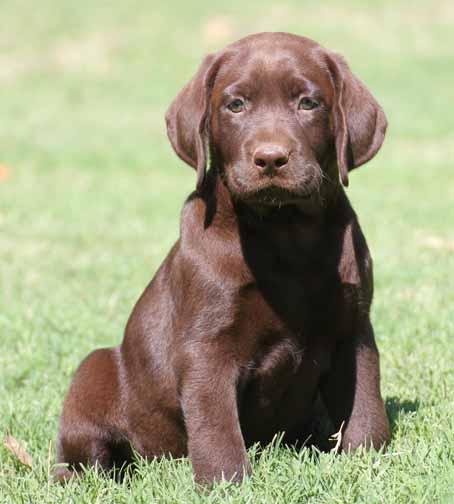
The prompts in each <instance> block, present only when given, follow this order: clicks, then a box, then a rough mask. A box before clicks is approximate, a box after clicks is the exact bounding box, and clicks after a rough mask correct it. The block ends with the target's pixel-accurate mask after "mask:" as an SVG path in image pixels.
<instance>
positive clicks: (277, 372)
mask: <svg viewBox="0 0 454 504" xmlns="http://www.w3.org/2000/svg"><path fill="white" fill-rule="evenodd" d="M166 120H167V130H168V135H169V138H170V142H171V143H172V146H173V148H174V149H175V151H176V153H177V154H178V156H179V157H180V158H181V159H183V160H184V161H185V162H186V163H187V164H189V165H191V166H192V167H194V168H195V169H196V171H197V190H196V191H195V192H194V193H192V194H191V195H190V196H189V198H188V200H187V201H186V203H185V205H184V208H183V211H182V216H181V236H180V239H179V240H178V241H177V243H176V244H175V245H174V247H173V248H172V250H171V251H170V253H169V255H168V256H167V258H166V260H165V261H164V263H163V264H162V266H161V267H160V268H159V270H158V272H157V273H156V275H155V277H154V278H153V280H152V281H151V283H150V284H149V285H148V287H147V288H146V290H145V292H144V293H143V294H142V296H141V298H140V299H139V301H138V302H137V304H136V306H135V308H134V310H133V312H132V315H131V317H130V319H129V322H128V324H127V327H126V331H125V336H124V340H123V342H122V343H121V345H120V346H118V347H115V348H106V349H101V350H96V351H95V352H93V353H92V354H90V355H89V356H88V357H87V358H86V359H85V360H84V361H83V362H82V364H81V365H80V367H79V369H78V371H77V373H76V375H75V377H74V379H73V382H72V385H71V388H70V391H69V394H68V397H67V398H66V401H65V404H64V409H63V414H62V417H61V424H60V433H59V437H58V461H59V462H66V463H67V467H66V468H60V469H58V470H57V477H58V478H60V479H63V480H66V479H67V478H69V477H70V476H71V475H73V474H75V473H77V471H78V470H80V467H81V464H88V465H98V466H99V467H101V468H103V469H110V468H112V467H118V466H120V465H122V464H123V463H125V462H128V461H130V460H131V457H132V448H133V449H134V450H136V451H137V452H138V453H140V454H142V455H143V456H145V457H156V456H163V455H169V454H170V455H172V456H173V457H181V456H184V455H189V457H190V459H191V462H192V466H193V469H194V473H195V479H196V481H198V482H212V481H215V480H219V479H221V478H226V479H233V480H236V481H239V480H241V479H242V477H243V476H244V475H245V474H247V473H249V472H250V470H251V468H250V464H249V461H248V456H247V452H246V447H248V446H250V445H251V444H252V443H255V442H261V443H267V442H269V441H270V440H271V439H272V438H273V436H274V435H275V433H277V432H279V431H285V433H286V439H287V440H289V441H292V442H296V441H298V440H304V439H305V438H306V436H307V435H308V427H310V425H311V419H312V417H313V414H314V406H315V404H316V403H318V402H319V401H322V402H323V404H324V407H325V409H326V411H327V412H328V414H329V417H330V420H331V422H332V425H333V428H335V429H336V430H338V429H339V428H340V426H341V425H342V424H343V430H342V443H341V447H342V449H343V450H346V451H348V450H355V449H356V448H358V447H359V446H364V447H365V448H369V447H374V448H379V447H380V446H382V445H383V444H385V443H386V442H387V441H388V440H389V437H390V432H389V426H388V419H387V417H386V412H385V408H384V404H383V400H382V398H381V395H380V385H379V381H380V378H379V356H378V351H377V347H376V345H375V340H374V333H373V329H372V326H371V322H370V318H369V310H370V306H371V301H372V290H373V281H372V262H371V258H370V255H369V251H368V249H367V245H366V241H365V239H364V236H363V234H362V232H361V229H360V226H359V223H358V219H357V217H356V214H355V212H354V211H353V209H352V207H351V206H350V203H349V201H348V199H347V196H346V194H345V192H344V188H343V186H346V185H347V184H348V177H349V172H350V170H352V169H353V168H357V167H358V166H360V165H362V164H364V163H366V162H367V161H369V160H370V159H371V158H372V157H373V156H374V155H375V154H376V152H377V151H378V150H379V148H380V146H381V145H382V142H383V139H384V136H385V131H386V126H387V122H386V118H385V115H384V113H383V110H382V109H381V107H380V106H379V104H378V103H377V102H376V101H375V99H374V98H373V96H372V95H371V93H370V92H369V91H368V90H367V88H366V87H365V86H364V84H363V83H362V82H361V81H360V80H359V79H358V78H357V77H355V76H354V75H353V74H352V72H351V71H350V69H349V67H348V66H347V64H346V63H345V61H344V60H343V58H342V57H341V56H339V55H337V54H335V53H332V52H330V51H328V50H326V49H324V48H322V47H321V46H319V45H318V44H317V43H315V42H313V41H312V40H310V39H307V38H304V37H299V36H295V35H290V34H286V33H260V34H257V35H252V36H249V37H246V38H244V39H242V40H240V41H238V42H235V43H234V44H232V45H230V46H228V47H227V48H226V49H224V50H222V51H220V52H219V53H216V54H212V55H209V56H207V57H206V58H205V60H204V61H203V63H202V65H201V67H200V68H199V70H198V71H197V73H196V75H195V76H194V78H193V79H192V80H191V81H190V82H189V83H188V84H187V85H186V86H185V87H184V88H183V90H182V91H181V92H180V93H179V95H178V96H177V97H176V99H175V100H174V102H173V103H172V104H171V106H170V108H169V110H168V113H167V116H166ZM208 160H209V165H210V169H209V171H208V172H206V165H207V164H208Z"/></svg>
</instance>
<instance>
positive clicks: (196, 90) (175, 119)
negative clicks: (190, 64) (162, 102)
mask: <svg viewBox="0 0 454 504" xmlns="http://www.w3.org/2000/svg"><path fill="white" fill-rule="evenodd" d="M219 66H220V57H219V56H218V55H217V54H210V55H208V56H206V57H205V59H204V60H203V62H202V64H201V65H200V67H199V69H198V70H197V73H196V74H195V75H194V77H193V78H192V79H191V80H190V81H189V82H188V83H187V84H186V86H185V87H184V88H183V89H182V90H181V91H180V92H179V93H178V95H177V97H176V98H175V99H174V100H173V102H172V104H171V105H170V107H169V109H168V111H167V114H166V124H167V135H168V137H169V140H170V143H171V144H172V147H173V148H174V150H175V152H176V153H177V154H178V156H179V157H180V158H181V159H182V160H183V161H185V162H186V163H188V164H189V165H190V166H192V167H193V168H195V169H196V170H197V189H200V188H201V186H202V185H203V181H204V179H205V172H206V164H207V150H208V149H207V144H208V128H207V119H208V116H209V107H210V97H211V89H212V87H213V84H214V79H215V77H216V73H217V70H218V69H219Z"/></svg>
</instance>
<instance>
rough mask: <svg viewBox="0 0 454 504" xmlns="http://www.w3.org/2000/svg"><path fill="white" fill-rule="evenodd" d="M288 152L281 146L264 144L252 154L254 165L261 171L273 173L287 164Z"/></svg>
mask: <svg viewBox="0 0 454 504" xmlns="http://www.w3.org/2000/svg"><path fill="white" fill-rule="evenodd" d="M288 158H289V151H288V150H287V149H285V148H284V147H282V146H281V145H273V144H265V145H261V146H259V147H258V148H257V149H256V150H255V152H254V164H255V166H256V167H257V168H259V169H260V170H261V171H264V172H265V171H267V172H274V171H277V170H280V169H281V168H284V167H285V165H286V164H287V163H288Z"/></svg>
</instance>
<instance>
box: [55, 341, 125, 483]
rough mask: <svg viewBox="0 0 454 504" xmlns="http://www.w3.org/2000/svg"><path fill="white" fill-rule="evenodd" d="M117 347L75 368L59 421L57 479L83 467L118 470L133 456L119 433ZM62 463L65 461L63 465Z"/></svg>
mask: <svg viewBox="0 0 454 504" xmlns="http://www.w3.org/2000/svg"><path fill="white" fill-rule="evenodd" d="M118 373H119V364H118V350H117V349H101V350H96V351H95V352H93V353H91V354H90V355H89V356H88V357H87V358H86V359H85V360H84V361H83V362H82V364H81V365H80V367H79V369H78V370H77V372H76V374H75V376H74V379H73V382H72V384H71V388H70V390H69V393H68V396H67V398H66V400H65V404H64V407H63V413H62V416H61V420H60V431H59V435H58V440H57V463H58V464H62V465H61V466H59V467H57V469H56V470H55V473H54V478H55V479H56V480H59V481H62V482H65V481H67V480H68V479H70V478H71V477H73V476H74V475H75V474H77V473H80V471H81V469H82V467H83V466H94V467H98V468H99V469H101V470H103V471H110V470H112V469H119V468H120V467H121V466H123V465H125V464H127V463H128V462H130V461H131V459H132V450H131V448H130V446H129V442H128V440H127V439H126V437H125V436H124V435H123V434H122V432H124V431H123V429H122V424H123V423H124V422H123V418H122V417H121V414H120V407H119V404H120V403H121V397H120V391H119V379H118ZM63 464H65V465H64V466H63Z"/></svg>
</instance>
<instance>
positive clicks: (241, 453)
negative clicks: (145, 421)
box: [180, 343, 251, 484]
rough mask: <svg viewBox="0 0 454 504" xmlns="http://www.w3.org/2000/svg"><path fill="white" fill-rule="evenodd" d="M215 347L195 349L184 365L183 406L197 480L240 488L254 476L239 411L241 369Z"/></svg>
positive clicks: (182, 382)
mask: <svg viewBox="0 0 454 504" xmlns="http://www.w3.org/2000/svg"><path fill="white" fill-rule="evenodd" d="M214 346H215V345H213V344H206V343H205V344H199V345H195V346H194V345H193V344H191V349H190V351H189V352H185V357H184V359H183V362H182V375H181V381H180V394H181V402H182V408H183V413H184V420H185V424H186V430H187V435H188V453H189V457H190V459H191V462H192V466H193V470H194V475H195V480H196V481H197V482H198V483H208V484H209V483H212V482H214V481H219V480H221V479H226V480H232V481H236V482H239V481H241V480H242V479H243V476H244V475H245V474H249V473H250V471H251V466H250V464H249V461H248V457H247V452H246V447H245V444H244V439H243V435H242V433H241V428H240V423H239V418H238V407H237V379H238V367H237V366H236V364H235V363H234V359H233V358H231V357H230V356H229V355H226V354H225V352H222V351H219V349H216V348H215V347H214Z"/></svg>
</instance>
